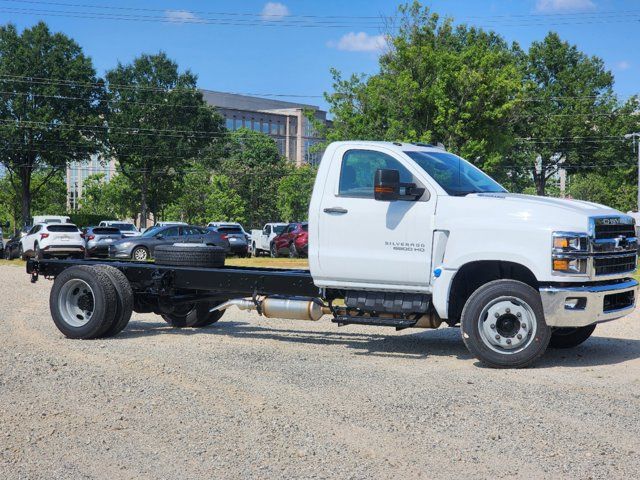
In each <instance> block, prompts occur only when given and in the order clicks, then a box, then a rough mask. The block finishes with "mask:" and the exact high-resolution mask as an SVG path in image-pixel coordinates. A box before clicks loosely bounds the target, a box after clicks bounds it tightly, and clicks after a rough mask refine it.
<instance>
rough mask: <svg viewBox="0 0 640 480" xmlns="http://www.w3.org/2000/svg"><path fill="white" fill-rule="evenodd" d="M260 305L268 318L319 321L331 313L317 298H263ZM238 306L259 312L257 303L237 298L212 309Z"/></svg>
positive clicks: (260, 299) (259, 302) (263, 313)
mask: <svg viewBox="0 0 640 480" xmlns="http://www.w3.org/2000/svg"><path fill="white" fill-rule="evenodd" d="M257 304H258V305H260V310H261V313H262V315H264V316H265V317H267V318H287V319H291V320H311V321H314V322H315V321H317V320H320V318H322V316H323V315H325V314H328V313H331V312H330V310H329V308H328V307H325V306H324V305H323V304H322V302H321V301H320V300H319V299H317V298H311V299H308V298H305V299H301V298H269V297H261V298H259V299H258V302H257ZM232 306H236V307H238V308H239V309H240V310H247V311H253V310H258V306H257V305H256V302H254V301H253V300H250V299H248V298H235V299H233V300H228V301H226V302H224V303H222V304H220V305H218V306H217V307H214V308H212V309H211V311H212V312H214V311H219V310H226V309H227V308H229V307H232Z"/></svg>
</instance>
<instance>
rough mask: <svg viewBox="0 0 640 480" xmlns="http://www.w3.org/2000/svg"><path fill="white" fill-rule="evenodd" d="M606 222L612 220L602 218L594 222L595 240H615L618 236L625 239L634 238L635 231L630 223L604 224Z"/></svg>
mask: <svg viewBox="0 0 640 480" xmlns="http://www.w3.org/2000/svg"><path fill="white" fill-rule="evenodd" d="M607 220H614V219H613V218H612V219H607V218H602V219H598V221H597V222H596V225H595V234H596V240H599V239H608V238H617V237H620V236H624V237H627V238H631V237H635V236H636V229H635V227H634V225H633V224H632V223H617V224H606V223H604V222H605V221H607Z"/></svg>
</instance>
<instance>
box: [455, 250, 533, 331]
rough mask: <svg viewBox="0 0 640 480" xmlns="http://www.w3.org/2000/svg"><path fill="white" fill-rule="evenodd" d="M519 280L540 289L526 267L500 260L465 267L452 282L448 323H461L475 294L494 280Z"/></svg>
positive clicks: (469, 264) (480, 262)
mask: <svg viewBox="0 0 640 480" xmlns="http://www.w3.org/2000/svg"><path fill="white" fill-rule="evenodd" d="M502 279H509V280H517V281H519V282H522V283H526V284H527V285H529V286H531V287H533V288H535V289H536V290H537V289H538V280H536V277H535V275H534V274H533V272H532V271H531V270H529V269H528V268H527V267H525V266H524V265H520V264H519V263H514V262H504V261H499V260H485V261H479V262H471V263H467V264H466V265H463V266H462V268H460V270H458V273H456V276H455V277H453V281H452V282H451V290H450V291H449V309H448V310H449V312H448V317H449V318H448V319H447V322H448V323H450V324H454V323H457V322H459V321H460V315H461V314H462V309H463V307H464V305H465V303H467V300H468V299H469V297H470V296H471V294H472V293H473V292H475V291H476V290H477V289H478V288H479V287H481V286H482V285H484V284H485V283H488V282H491V281H493V280H502Z"/></svg>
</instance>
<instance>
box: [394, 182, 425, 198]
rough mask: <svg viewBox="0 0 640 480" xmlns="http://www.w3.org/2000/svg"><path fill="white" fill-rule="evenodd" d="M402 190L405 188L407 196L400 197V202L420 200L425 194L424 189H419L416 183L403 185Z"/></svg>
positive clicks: (401, 185)
mask: <svg viewBox="0 0 640 480" xmlns="http://www.w3.org/2000/svg"><path fill="white" fill-rule="evenodd" d="M400 188H405V189H406V190H405V192H406V193H405V195H400V196H399V197H398V200H413V201H416V200H419V199H420V197H422V195H423V194H424V192H425V189H424V188H421V187H417V186H416V184H415V183H401V184H400Z"/></svg>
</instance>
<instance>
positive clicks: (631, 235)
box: [309, 141, 638, 365]
mask: <svg viewBox="0 0 640 480" xmlns="http://www.w3.org/2000/svg"><path fill="white" fill-rule="evenodd" d="M309 225H310V226H309V263H310V269H311V274H312V277H313V279H314V282H315V283H316V285H318V286H319V287H321V288H325V289H340V290H342V291H345V292H346V303H347V306H353V307H354V308H361V307H362V306H363V305H376V306H377V307H376V308H377V311H378V312H380V311H382V312H385V313H386V312H392V311H393V309H394V306H393V305H392V303H393V302H391V304H390V303H389V299H393V301H395V302H404V303H411V302H419V303H420V304H421V305H423V306H424V305H428V306H426V307H424V308H426V309H433V313H434V314H435V315H437V317H438V318H439V319H441V320H443V321H446V322H447V323H449V324H450V325H456V324H459V323H461V322H462V330H463V339H465V342H467V340H468V339H469V338H472V337H473V338H474V339H478V340H480V342H479V345H476V346H475V347H474V348H472V351H473V352H474V353H476V354H478V351H481V352H486V354H487V355H489V356H490V357H491V358H492V359H493V361H494V363H496V364H498V365H499V364H500V362H501V361H502V360H503V359H504V357H507V356H508V357H511V358H510V359H509V361H510V362H514V358H516V359H517V358H518V357H522V358H523V359H524V358H526V357H527V355H526V354H525V353H524V352H525V351H526V350H527V348H528V347H529V346H530V345H531V344H532V343H533V342H536V341H537V342H538V343H540V342H544V343H548V341H549V339H548V338H543V337H547V336H549V337H550V336H551V335H552V334H553V333H556V334H557V335H556V337H558V336H559V335H560V334H567V335H568V334H571V333H573V334H576V335H577V332H582V335H584V332H586V331H589V330H591V331H593V330H592V328H595V324H596V323H598V322H602V321H608V320H612V319H615V318H619V317H622V316H624V315H627V314H628V313H630V312H632V311H633V309H634V308H635V296H636V287H637V282H636V281H635V280H634V279H633V278H632V276H633V274H634V272H635V270H636V259H637V247H638V240H637V238H636V234H635V224H634V220H633V218H631V217H630V216H628V215H624V214H622V213H621V212H619V211H616V210H614V209H611V208H608V207H606V206H603V205H597V204H594V203H589V202H582V201H576V200H564V199H555V198H548V197H536V196H529V195H518V194H511V193H509V192H507V190H506V189H505V188H503V187H502V186H501V185H500V184H498V183H497V182H496V181H494V180H493V179H491V178H490V177H489V176H488V175H486V174H485V173H483V172H482V171H481V170H479V169H478V168H476V167H474V166H473V165H472V164H471V163H469V162H467V161H465V160H464V159H462V158H460V157H458V156H456V155H454V154H452V153H449V152H446V151H444V150H442V149H440V148H436V147H433V146H427V145H419V144H410V143H392V142H369V141H367V142H337V143H333V144H331V145H330V146H329V147H328V148H327V150H326V152H325V154H324V157H323V159H322V162H321V164H320V168H319V171H318V176H317V180H316V183H315V186H314V190H313V195H312V200H311V204H310V208H309ZM514 285H515V287H514ZM487 291H488V293H487ZM496 292H497V293H496ZM487 295H488V296H487ZM524 297H528V299H527V298H524ZM478 299H480V300H479V301H478ZM470 301H471V304H470ZM396 310H397V309H396ZM465 310H466V312H465ZM514 312H515V313H514ZM465 313H466V314H467V316H469V315H470V314H472V313H473V315H472V317H474V318H470V319H467V320H468V321H467V322H466V323H465ZM489 315H491V316H492V318H489ZM475 317H478V318H475ZM523 317H526V318H527V319H529V321H528V322H521V321H519V319H521V318H523ZM522 326H525V327H527V328H525V329H524V330H523V328H521V327H522ZM531 327H534V328H536V329H537V334H538V337H536V334H535V333H534V334H533V335H531ZM552 329H553V330H552ZM542 334H544V335H542ZM467 343H468V342H467ZM475 343H478V342H475ZM552 343H553V342H552ZM474 350H475V351H474ZM483 354H484V353H483Z"/></svg>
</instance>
